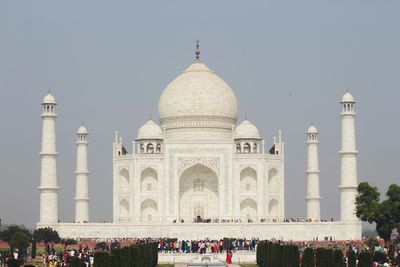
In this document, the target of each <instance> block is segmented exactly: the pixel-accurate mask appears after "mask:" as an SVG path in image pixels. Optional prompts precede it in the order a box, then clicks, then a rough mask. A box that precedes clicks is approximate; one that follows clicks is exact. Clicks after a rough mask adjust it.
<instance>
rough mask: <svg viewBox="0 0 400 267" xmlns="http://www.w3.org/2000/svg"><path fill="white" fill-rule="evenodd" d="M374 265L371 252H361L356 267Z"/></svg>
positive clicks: (370, 266)
mask: <svg viewBox="0 0 400 267" xmlns="http://www.w3.org/2000/svg"><path fill="white" fill-rule="evenodd" d="M373 263H374V257H373V255H372V253H371V252H368V251H361V253H360V255H358V267H372V265H373Z"/></svg>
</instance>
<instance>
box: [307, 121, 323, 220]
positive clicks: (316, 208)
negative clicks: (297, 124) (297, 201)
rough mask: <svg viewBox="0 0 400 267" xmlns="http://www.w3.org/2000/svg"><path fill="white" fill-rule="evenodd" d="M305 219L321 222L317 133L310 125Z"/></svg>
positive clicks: (308, 132)
mask: <svg viewBox="0 0 400 267" xmlns="http://www.w3.org/2000/svg"><path fill="white" fill-rule="evenodd" d="M307 135H308V140H307V150H308V167H307V196H306V202H307V219H310V220H312V221H313V222H314V221H320V220H321V215H320V214H321V212H320V199H321V197H320V195H319V167H318V144H319V141H318V131H317V128H315V126H314V125H311V126H310V128H308V131H307Z"/></svg>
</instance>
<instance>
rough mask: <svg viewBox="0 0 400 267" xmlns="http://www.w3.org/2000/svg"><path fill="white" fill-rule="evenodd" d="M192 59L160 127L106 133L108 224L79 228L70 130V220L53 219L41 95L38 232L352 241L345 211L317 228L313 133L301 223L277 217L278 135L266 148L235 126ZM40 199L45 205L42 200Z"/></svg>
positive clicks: (251, 132) (350, 197)
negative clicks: (110, 136)
mask: <svg viewBox="0 0 400 267" xmlns="http://www.w3.org/2000/svg"><path fill="white" fill-rule="evenodd" d="M196 55H197V57H196V60H195V61H194V63H193V64H191V65H190V66H189V67H188V68H187V69H186V70H185V71H184V72H182V73H181V74H180V75H179V76H178V77H177V78H175V79H174V80H173V81H172V82H171V83H170V84H169V85H168V86H167V87H166V88H165V90H164V91H163V93H162V94H161V96H160V99H159V105H158V111H159V119H160V120H159V124H157V123H156V122H154V121H153V120H149V121H147V122H146V123H145V124H144V125H143V126H142V127H140V128H139V130H138V132H137V135H136V138H135V139H134V140H130V141H129V142H128V143H124V142H123V139H122V137H120V136H119V133H118V132H117V131H116V132H115V140H114V143H113V151H112V153H113V173H112V179H113V190H112V194H113V221H112V222H111V223H90V222H88V221H89V218H88V217H89V190H88V186H87V181H88V174H89V172H88V168H87V146H88V143H87V129H86V128H84V127H83V126H81V127H80V128H79V130H78V132H77V137H78V139H77V151H78V152H77V153H78V154H77V155H78V159H77V171H76V176H77V180H76V181H77V185H76V198H75V201H76V213H75V214H76V221H75V222H74V223H60V222H58V218H56V217H57V216H58V215H57V212H58V204H57V190H58V187H57V175H56V168H55V164H56V157H55V156H56V152H55V127H53V126H54V120H55V105H56V102H55V99H54V97H53V96H52V95H51V94H49V95H47V96H46V97H45V100H44V101H43V107H44V113H43V114H44V115H42V117H43V119H44V121H43V141H42V142H43V147H44V148H43V149H44V150H46V151H47V150H48V151H47V152H46V153H45V155H43V156H42V184H41V187H40V192H41V217H40V218H41V219H40V222H39V223H38V225H37V227H52V228H54V229H56V230H57V231H58V232H59V234H60V236H62V237H69V238H121V237H178V238H185V239H192V238H205V237H210V238H223V237H248V238H250V237H259V238H261V239H265V238H279V239H286V240H287V239H292V240H312V239H317V238H318V239H319V240H321V239H324V238H327V237H330V238H332V239H336V240H339V239H341V240H349V239H353V240H354V239H360V238H361V223H360V222H359V221H358V220H357V218H356V217H355V215H354V214H351V211H350V208H351V207H350V208H346V217H345V220H342V221H338V222H321V221H320V210H319V209H320V204H319V201H320V200H319V199H320V196H319V168H318V153H317V144H318V140H317V138H316V136H317V133H318V132H317V130H316V128H315V127H314V126H313V127H311V128H310V129H309V131H308V141H307V145H308V151H309V166H308V168H307V175H308V192H307V194H306V199H307V216H308V217H310V218H307V220H305V221H301V222H286V221H285V220H284V218H285V208H284V207H285V203H284V181H285V175H284V167H285V164H284V162H285V157H284V154H285V153H284V152H285V151H284V143H283V141H282V133H281V131H279V132H278V136H277V138H274V139H273V140H271V142H270V143H269V142H266V141H264V140H263V138H262V137H261V136H260V134H259V131H258V129H257V127H256V126H255V125H253V124H252V123H251V122H250V121H249V120H247V119H246V120H244V121H242V122H240V123H239V122H238V121H237V113H238V102H237V99H236V96H235V93H234V92H233V90H232V89H231V88H230V87H229V85H228V84H227V83H226V82H225V81H223V80H222V79H221V78H220V77H218V76H217V75H216V74H215V73H214V72H213V71H211V70H210V69H209V68H208V67H207V66H206V65H205V64H203V63H202V62H201V61H200V59H199V51H196ZM347 94H349V93H346V95H345V96H344V98H343V99H344V100H343V101H342V102H341V103H342V104H343V105H345V108H346V112H347V105H348V106H349V108H350V106H351V111H350V110H349V112H350V113H352V114H347V113H346V114H344V115H343V114H342V117H343V123H344V124H345V125H344V126H345V127H344V130H343V131H342V136H343V138H344V140H345V141H344V143H346V144H347V143H348V142H347V141H346V140H348V139H349V138H350V139H351V140H353V139H352V138H353V137H352V136H354V147H353V146H343V151H344V150H345V149H347V150H346V151H344V152H343V151H342V152H340V153H341V155H342V157H344V156H343V155H347V154H351V157H350V158H351V159H350V160H343V159H342V178H341V185H340V190H341V196H342V202H343V203H347V204H346V205H349V203H350V204H351V203H354V197H355V194H354V186H355V185H356V183H357V177H356V172H355V171H354V170H356V169H357V166H356V161H355V157H356V153H355V130H354V127H353V126H354V116H353V111H354V100H352V101H353V102H352V103H348V99H349V96H348V95H347ZM46 99H47V100H46ZM47 102H49V103H47ZM48 106H49V111H47V109H48ZM52 107H53V108H54V109H53V108H52ZM48 112H49V114H50V115H47V113H48ZM351 119H353V121H350V120H351ZM47 139H49V140H47ZM352 144H353V143H352ZM127 148H128V149H127ZM128 150H130V151H132V152H131V153H128ZM349 169H350V170H349ZM349 186H350V187H349ZM349 190H350V191H349ZM49 192H50V193H49ZM110 193H111V192H110ZM49 194H50V196H51V197H52V198H51V199H52V200H54V201H49V199H50V198H49ZM51 205H53V206H54V205H55V209H56V213H54V212H53V213H49V214H47V212H48V209H51V208H52V206H51ZM342 206H343V205H342ZM53 208H54V207H53ZM342 217H343V216H342Z"/></svg>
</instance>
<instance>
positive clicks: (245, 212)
mask: <svg viewBox="0 0 400 267" xmlns="http://www.w3.org/2000/svg"><path fill="white" fill-rule="evenodd" d="M240 217H241V218H242V221H245V222H254V221H256V219H257V202H256V201H255V200H254V199H252V198H246V199H244V200H242V202H240Z"/></svg>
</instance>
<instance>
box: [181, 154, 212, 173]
mask: <svg viewBox="0 0 400 267" xmlns="http://www.w3.org/2000/svg"><path fill="white" fill-rule="evenodd" d="M199 163H200V164H203V165H205V166H207V167H209V168H210V169H212V170H214V171H215V172H216V173H219V159H218V158H204V157H190V158H179V159H178V173H179V174H180V173H182V172H183V171H184V170H186V169H187V168H189V167H191V166H194V165H196V164H199Z"/></svg>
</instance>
